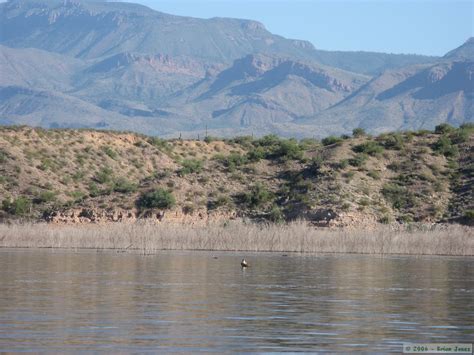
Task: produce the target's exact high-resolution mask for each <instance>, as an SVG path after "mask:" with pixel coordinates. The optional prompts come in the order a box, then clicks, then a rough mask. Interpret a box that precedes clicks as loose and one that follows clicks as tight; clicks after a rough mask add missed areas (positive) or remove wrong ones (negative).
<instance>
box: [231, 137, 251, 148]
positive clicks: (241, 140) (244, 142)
mask: <svg viewBox="0 0 474 355" xmlns="http://www.w3.org/2000/svg"><path fill="white" fill-rule="evenodd" d="M230 141H231V142H232V143H236V144H240V145H241V146H242V147H245V148H250V147H252V143H253V137H252V136H240V137H235V138H233V139H231V140H230Z"/></svg>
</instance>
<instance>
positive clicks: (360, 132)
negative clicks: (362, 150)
mask: <svg viewBox="0 0 474 355" xmlns="http://www.w3.org/2000/svg"><path fill="white" fill-rule="evenodd" d="M365 135H366V133H365V129H363V128H355V129H354V130H353V131H352V136H353V137H363V136H365Z"/></svg>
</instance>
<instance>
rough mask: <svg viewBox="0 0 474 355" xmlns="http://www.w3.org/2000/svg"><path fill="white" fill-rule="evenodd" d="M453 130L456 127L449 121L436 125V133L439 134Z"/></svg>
mask: <svg viewBox="0 0 474 355" xmlns="http://www.w3.org/2000/svg"><path fill="white" fill-rule="evenodd" d="M453 131H454V127H453V126H451V125H449V124H447V123H441V124H439V125H437V126H436V127H435V133H437V134H447V133H451V132H453Z"/></svg>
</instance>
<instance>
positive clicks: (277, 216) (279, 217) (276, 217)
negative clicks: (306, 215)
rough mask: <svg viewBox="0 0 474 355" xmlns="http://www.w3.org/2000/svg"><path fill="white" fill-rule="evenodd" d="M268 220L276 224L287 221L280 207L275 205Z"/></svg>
mask: <svg viewBox="0 0 474 355" xmlns="http://www.w3.org/2000/svg"><path fill="white" fill-rule="evenodd" d="M268 219H269V220H270V221H272V222H274V223H282V222H283V221H284V220H285V215H284V214H283V211H282V210H281V208H280V207H278V206H276V205H273V207H272V209H271V210H270V213H269V214H268Z"/></svg>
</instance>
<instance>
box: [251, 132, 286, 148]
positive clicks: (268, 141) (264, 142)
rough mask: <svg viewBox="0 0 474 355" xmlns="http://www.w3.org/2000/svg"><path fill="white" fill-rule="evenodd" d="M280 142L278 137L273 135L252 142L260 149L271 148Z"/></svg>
mask: <svg viewBox="0 0 474 355" xmlns="http://www.w3.org/2000/svg"><path fill="white" fill-rule="evenodd" d="M279 142H280V137H278V136H277V135H275V134H269V135H266V136H263V137H262V138H260V139H257V140H255V141H254V142H253V144H254V145H255V146H257V147H258V146H260V147H273V146H275V145H277V144H278V143H279Z"/></svg>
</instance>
